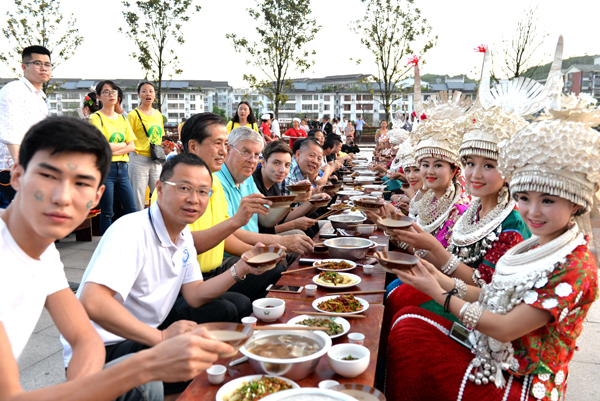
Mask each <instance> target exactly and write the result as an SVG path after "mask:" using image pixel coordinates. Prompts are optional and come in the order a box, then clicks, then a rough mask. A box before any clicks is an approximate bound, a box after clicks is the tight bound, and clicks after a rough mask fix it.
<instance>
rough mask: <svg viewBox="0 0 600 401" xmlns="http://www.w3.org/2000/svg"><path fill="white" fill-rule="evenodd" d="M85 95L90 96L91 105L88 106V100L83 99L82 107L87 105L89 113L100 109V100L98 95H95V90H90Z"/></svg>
mask: <svg viewBox="0 0 600 401" xmlns="http://www.w3.org/2000/svg"><path fill="white" fill-rule="evenodd" d="M86 96H87V97H89V98H90V100H91V101H92V105H91V106H90V105H89V103H87V102H89V100H84V102H83V107H87V108H88V110H89V111H90V114H94V113H95V112H97V111H98V110H101V109H102V102H101V101H100V100H98V95H96V93H95V92H90V93H88V94H87V95H86ZM96 102H98V103H96Z"/></svg>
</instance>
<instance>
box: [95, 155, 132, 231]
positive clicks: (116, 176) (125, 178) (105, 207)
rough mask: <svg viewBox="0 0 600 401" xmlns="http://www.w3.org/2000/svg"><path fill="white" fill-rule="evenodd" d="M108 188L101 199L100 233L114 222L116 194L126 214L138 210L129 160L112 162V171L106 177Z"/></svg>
mask: <svg viewBox="0 0 600 401" xmlns="http://www.w3.org/2000/svg"><path fill="white" fill-rule="evenodd" d="M105 185H106V188H105V189H104V194H103V195H102V199H100V204H99V205H98V206H99V207H100V233H101V234H104V232H105V231H106V230H108V227H110V225H111V224H112V217H113V214H114V213H113V201H114V197H115V194H116V195H117V196H118V198H119V202H121V205H122V206H123V212H124V214H128V213H133V212H136V211H137V209H136V208H135V203H134V201H133V190H132V189H131V183H130V182H129V174H128V172H127V162H112V163H111V164H110V172H109V173H108V177H107V178H106V183H105Z"/></svg>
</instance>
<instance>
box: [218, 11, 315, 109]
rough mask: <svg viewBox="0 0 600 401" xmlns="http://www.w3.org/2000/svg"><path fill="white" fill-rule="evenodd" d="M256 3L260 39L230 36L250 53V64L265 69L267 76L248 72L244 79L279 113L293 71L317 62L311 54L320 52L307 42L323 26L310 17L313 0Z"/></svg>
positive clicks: (252, 13) (237, 46)
mask: <svg viewBox="0 0 600 401" xmlns="http://www.w3.org/2000/svg"><path fill="white" fill-rule="evenodd" d="M256 3H257V8H256V9H252V8H249V9H248V10H247V12H248V14H249V15H250V17H251V18H252V19H254V20H256V21H257V24H258V25H257V27H256V32H257V33H258V34H259V36H260V43H252V44H251V43H249V42H248V40H247V39H246V38H238V36H237V35H236V34H233V33H230V34H227V35H226V37H227V38H228V39H231V40H232V42H233V46H234V48H235V51H236V52H242V51H245V52H246V53H247V54H248V56H249V57H248V60H247V61H246V64H247V65H251V66H254V67H258V68H259V69H260V70H261V71H262V72H263V74H264V78H257V77H256V76H255V75H253V74H244V80H245V81H246V82H248V84H249V85H250V87H251V88H252V89H253V90H255V91H257V92H259V93H261V94H263V95H264V96H266V97H267V99H269V101H270V102H271V103H272V104H273V107H274V114H275V116H276V117H278V115H279V106H280V105H281V104H283V103H285V102H286V101H287V99H288V96H287V94H286V93H287V92H288V91H289V90H290V88H291V86H292V83H291V81H290V79H289V74H290V72H291V71H293V70H298V71H299V72H300V73H303V72H304V71H306V70H307V69H308V68H310V67H311V66H312V65H313V64H314V60H309V57H310V56H311V55H312V56H314V55H315V54H316V52H315V51H314V50H313V51H312V52H310V54H309V51H308V50H303V46H304V45H306V44H307V43H309V42H310V41H312V40H313V39H314V37H315V34H316V33H317V31H318V30H319V28H320V26H318V25H317V23H316V21H315V19H313V18H310V14H311V9H310V0H256Z"/></svg>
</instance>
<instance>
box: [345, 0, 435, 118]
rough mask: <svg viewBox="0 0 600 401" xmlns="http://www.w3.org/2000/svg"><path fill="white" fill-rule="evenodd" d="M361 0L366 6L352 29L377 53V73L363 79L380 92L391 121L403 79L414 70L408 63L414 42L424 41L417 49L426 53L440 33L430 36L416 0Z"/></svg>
mask: <svg viewBox="0 0 600 401" xmlns="http://www.w3.org/2000/svg"><path fill="white" fill-rule="evenodd" d="M361 1H362V2H363V3H366V4H367V10H366V12H365V13H364V15H363V18H362V19H361V20H358V21H355V22H354V23H353V24H352V25H351V30H352V31H353V32H355V33H356V34H358V35H362V37H361V39H360V42H361V43H362V44H363V45H364V46H365V47H366V48H367V49H368V50H369V51H370V52H371V53H372V54H373V56H375V63H376V65H377V74H376V75H375V74H374V75H373V77H372V78H370V79H368V80H367V82H364V83H365V84H366V85H367V88H375V89H372V90H371V92H377V93H378V94H379V102H380V103H381V104H382V105H383V107H384V109H385V115H386V119H387V120H388V121H389V120H390V108H391V105H392V103H393V102H394V101H395V100H397V99H398V98H399V97H400V96H401V88H400V81H401V80H402V79H403V78H404V77H405V76H406V75H407V73H408V72H410V71H411V70H412V68H409V67H407V66H406V57H407V56H409V55H412V54H413V53H414V52H413V47H412V46H413V45H414V44H415V42H420V43H423V47H422V48H421V49H420V51H419V52H418V53H419V54H420V55H423V54H424V53H425V52H427V51H428V50H429V49H431V48H432V47H433V46H434V45H435V40H436V39H437V36H435V37H432V36H431V30H432V29H431V26H430V25H429V23H428V22H427V20H426V19H425V18H423V17H422V15H421V10H419V9H418V8H416V7H415V6H414V0H361ZM357 62H360V60H358V61H357Z"/></svg>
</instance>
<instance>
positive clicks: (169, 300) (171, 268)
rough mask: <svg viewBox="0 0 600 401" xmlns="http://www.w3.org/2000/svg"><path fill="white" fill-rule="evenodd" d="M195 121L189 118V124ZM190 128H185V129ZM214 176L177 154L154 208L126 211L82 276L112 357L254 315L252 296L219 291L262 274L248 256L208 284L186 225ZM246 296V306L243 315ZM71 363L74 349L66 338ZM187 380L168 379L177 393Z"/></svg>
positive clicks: (167, 387) (85, 297) (194, 159)
mask: <svg viewBox="0 0 600 401" xmlns="http://www.w3.org/2000/svg"><path fill="white" fill-rule="evenodd" d="M188 124H189V121H188ZM186 126H187V124H186V125H185V126H184V131H185V127H186ZM211 186H212V176H211V173H210V169H209V167H208V165H207V164H206V163H205V162H204V161H203V160H202V159H200V158H199V157H198V156H196V155H193V154H189V153H188V154H182V155H177V156H173V157H172V158H171V159H169V160H168V161H167V162H166V163H165V165H164V166H163V169H162V172H161V174H160V179H159V181H157V182H156V189H157V192H158V200H157V201H156V202H155V203H154V204H153V205H152V206H151V207H150V209H148V210H142V211H139V212H135V213H132V214H129V215H127V216H124V217H123V218H121V219H119V220H118V221H117V222H115V224H113V225H112V226H111V227H110V228H109V229H108V230H107V232H106V234H104V236H103V237H102V240H100V243H99V244H98V246H97V248H96V250H95V251H94V254H93V256H92V259H91V260H90V263H89V265H88V267H87V269H86V270H85V273H84V274H83V279H82V281H81V286H80V287H79V290H78V291H77V297H78V298H79V299H80V300H81V303H82V304H83V306H84V308H85V310H86V312H87V313H88V316H89V317H90V319H91V320H92V321H93V325H94V327H95V328H96V331H97V332H98V334H99V335H100V337H101V338H102V340H103V341H104V345H105V348H106V361H107V362H110V361H112V360H115V359H118V358H120V357H122V356H124V355H127V354H131V353H136V352H139V351H141V350H144V349H148V348H151V347H154V346H155V345H157V344H159V343H161V342H162V341H164V340H166V339H169V338H171V337H175V336H177V335H179V334H182V333H186V332H188V331H191V330H193V329H194V328H196V326H197V325H198V324H199V323H206V322H239V321H240V319H241V318H242V317H244V316H247V315H249V314H250V313H251V306H250V301H249V300H248V299H247V298H246V297H244V296H243V295H241V294H229V297H228V298H231V296H233V295H234V296H236V297H237V298H238V299H239V300H238V301H237V305H236V304H234V303H232V302H230V301H228V300H227V299H225V298H220V296H221V295H222V294H223V293H224V292H225V291H226V290H227V289H228V288H229V287H231V286H232V285H233V284H235V283H236V282H237V281H238V280H240V279H241V278H243V277H245V276H246V275H247V274H258V273H257V271H256V270H255V269H253V268H252V267H250V266H249V265H247V264H246V263H245V262H243V261H241V260H240V261H238V262H237V263H236V264H234V265H233V266H232V267H231V274H227V275H221V276H219V277H216V278H214V279H213V280H212V281H211V283H210V284H205V282H204V280H203V278H202V273H201V271H200V266H199V265H198V260H197V259H196V250H195V249H194V242H193V239H192V234H191V232H190V229H189V228H188V227H187V225H188V224H190V223H193V222H194V221H196V220H197V219H198V217H200V216H201V215H202V214H203V213H204V212H205V210H206V206H207V204H208V199H209V197H210V195H211ZM244 299H245V300H246V303H247V306H246V309H245V310H242V311H240V312H241V313H242V315H241V316H240V315H239V314H238V308H239V306H238V305H239V304H241V303H242V302H243V301H244ZM63 346H64V352H63V357H64V360H65V366H69V364H70V362H71V357H72V355H73V354H72V347H71V346H70V344H69V343H67V342H66V341H64V340H63ZM187 384H188V383H187V382H178V383H164V384H163V385H164V391H165V394H167V395H170V394H177V393H180V392H181V391H183V390H184V389H185V387H186V386H187Z"/></svg>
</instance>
